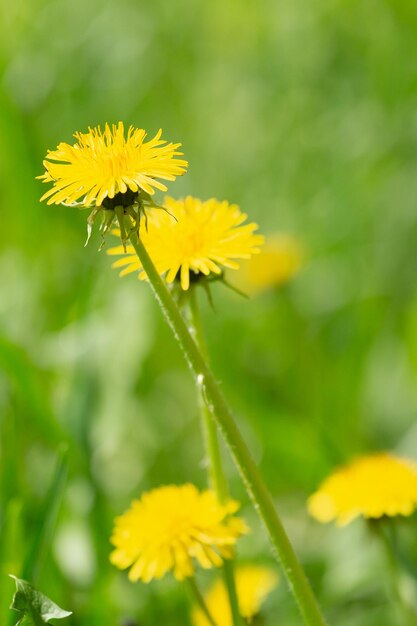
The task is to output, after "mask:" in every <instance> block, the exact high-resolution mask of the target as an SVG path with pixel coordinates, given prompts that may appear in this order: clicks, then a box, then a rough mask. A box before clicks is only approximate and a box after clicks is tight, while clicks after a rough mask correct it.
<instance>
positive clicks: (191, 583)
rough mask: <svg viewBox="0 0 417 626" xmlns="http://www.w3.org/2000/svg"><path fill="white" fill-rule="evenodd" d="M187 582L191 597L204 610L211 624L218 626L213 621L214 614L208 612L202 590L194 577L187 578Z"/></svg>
mask: <svg viewBox="0 0 417 626" xmlns="http://www.w3.org/2000/svg"><path fill="white" fill-rule="evenodd" d="M185 582H186V583H187V586H188V589H189V590H190V594H191V597H192V598H193V600H194V601H195V603H196V604H197V606H198V607H200V609H201V610H202V612H203V613H204V615H205V617H206V618H207V620H208V621H209V622H210V624H211V626H217V624H216V622H215V621H214V619H213V616H212V614H211V613H210V611H209V610H208V607H207V604H206V603H205V602H204V598H203V596H202V593H201V591H200V589H199V588H198V586H197V583H196V581H195V578H194V577H191V578H186V579H185Z"/></svg>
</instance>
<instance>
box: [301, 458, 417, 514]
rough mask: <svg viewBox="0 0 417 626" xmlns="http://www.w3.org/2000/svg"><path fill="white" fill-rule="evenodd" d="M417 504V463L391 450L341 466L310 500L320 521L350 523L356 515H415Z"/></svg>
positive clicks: (309, 504) (310, 509)
mask: <svg viewBox="0 0 417 626" xmlns="http://www.w3.org/2000/svg"><path fill="white" fill-rule="evenodd" d="M416 507H417V463H416V462H414V461H410V460H408V459H403V458H399V457H396V456H393V455H391V454H388V453H379V454H374V455H370V456H364V457H361V458H358V459H356V460H355V461H353V462H352V463H350V464H349V465H346V466H344V467H341V468H339V469H337V470H336V471H335V472H334V473H333V474H331V475H330V476H329V477H328V478H326V480H325V481H324V482H323V483H322V484H321V486H320V487H319V489H318V490H317V491H316V493H314V494H313V495H312V496H311V497H310V498H309V500H308V510H309V512H310V514H311V515H312V516H313V517H314V518H315V519H317V520H318V521H319V522H323V523H326V522H331V521H333V520H336V521H337V523H338V524H339V525H341V526H342V525H345V524H348V523H349V522H350V521H351V520H353V519H354V518H355V517H358V516H363V517H365V518H380V517H383V516H384V515H387V516H390V517H394V516H396V515H411V514H412V513H413V511H414V510H415V509H416Z"/></svg>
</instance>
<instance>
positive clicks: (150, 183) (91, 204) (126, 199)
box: [38, 122, 188, 241]
mask: <svg viewBox="0 0 417 626" xmlns="http://www.w3.org/2000/svg"><path fill="white" fill-rule="evenodd" d="M161 134H162V131H161V130H159V131H158V133H157V134H156V135H155V137H153V138H152V139H150V140H148V141H146V132H145V131H144V130H143V129H142V128H134V127H133V126H130V127H129V129H128V131H127V133H125V129H124V125H123V122H119V123H118V124H117V125H116V124H113V125H112V126H111V127H110V126H109V125H108V124H106V126H105V128H104V131H102V130H101V128H100V126H97V127H95V128H89V129H88V132H87V133H75V135H74V137H75V139H76V140H77V141H76V143H74V144H68V143H60V144H59V145H58V147H57V149H56V150H49V151H48V153H47V155H46V158H45V160H44V162H43V165H44V167H45V173H44V174H42V175H41V176H38V178H39V179H40V180H42V181H43V182H45V183H52V187H51V188H50V189H49V190H48V191H47V192H46V193H45V194H44V195H43V196H42V198H41V200H47V203H48V204H61V203H64V204H70V205H79V206H82V207H86V208H91V209H92V212H91V214H90V216H89V219H88V226H89V228H88V231H89V236H90V233H91V227H92V223H93V222H94V220H95V219H96V217H97V215H98V214H99V213H101V214H102V219H103V224H102V230H103V234H105V233H106V232H107V230H108V229H109V227H110V225H111V223H112V221H113V219H114V217H115V214H114V210H115V209H117V208H118V209H119V210H121V213H119V214H118V215H117V219H118V221H119V225H120V228H121V230H122V234H123V237H122V239H123V241H124V239H125V235H124V223H123V222H124V217H123V215H124V214H125V213H126V214H129V215H130V217H132V218H133V220H134V224H135V225H136V223H137V222H138V219H139V217H140V208H141V207H142V205H143V203H144V202H145V203H146V202H148V201H149V200H150V198H151V196H152V195H153V194H154V193H155V190H156V189H159V190H161V191H166V190H167V187H166V185H165V184H164V183H163V182H161V181H173V180H175V178H176V177H177V176H181V175H182V174H184V173H185V172H186V169H187V166H188V163H187V161H184V160H182V159H180V158H178V157H180V156H182V152H179V151H178V148H179V147H180V145H181V144H179V143H175V144H174V143H167V142H166V141H164V140H163V139H161ZM135 205H136V209H137V210H136V211H134V209H133V208H132V207H134V206H135ZM105 209H107V211H105ZM105 214H106V215H105Z"/></svg>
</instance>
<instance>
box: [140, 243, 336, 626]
mask: <svg viewBox="0 0 417 626" xmlns="http://www.w3.org/2000/svg"><path fill="white" fill-rule="evenodd" d="M130 241H131V243H132V246H133V247H134V249H135V251H136V253H137V255H138V257H139V260H140V262H141V264H142V267H143V269H144V270H145V272H146V274H147V276H148V279H149V282H150V284H151V287H152V290H153V292H154V295H155V297H156V299H157V301H158V304H159V306H160V307H161V310H162V312H163V314H164V316H165V318H166V320H167V322H168V324H169V326H170V327H171V329H172V331H173V333H174V335H175V337H176V339H177V340H178V342H179V344H180V346H181V348H182V350H183V352H184V354H185V357H186V359H187V361H188V363H189V365H190V368H191V369H192V371H193V373H194V376H195V377H196V380H197V384H198V385H199V386H200V388H201V392H202V394H203V396H204V399H205V402H206V404H207V406H208V409H209V411H210V415H211V416H212V418H213V419H214V420H215V421H216V423H217V425H218V427H219V429H220V432H221V433H222V436H223V438H224V440H225V442H226V445H227V446H228V448H229V450H230V452H231V454H232V456H233V459H234V461H235V464H236V466H237V468H238V470H239V472H240V474H241V477H242V480H243V482H244V484H245V487H246V489H247V491H248V493H249V496H250V497H251V499H252V502H253V504H254V507H255V509H256V511H257V512H258V514H259V516H260V518H261V520H262V521H263V523H264V525H265V527H266V529H267V531H268V534H269V537H270V539H271V543H272V546H273V548H274V552H275V555H276V557H277V558H278V560H279V561H280V562H281V564H282V567H283V570H284V574H285V577H286V579H287V581H288V584H289V587H290V589H291V592H292V593H293V595H294V598H295V600H296V601H297V603H298V606H299V609H300V612H301V615H302V617H303V620H304V623H305V624H306V625H308V626H324V625H325V621H324V618H323V617H322V615H321V612H320V608H319V606H318V603H317V600H316V598H315V596H314V594H313V591H312V589H311V587H310V584H309V582H308V580H307V577H306V575H305V573H304V570H303V568H302V566H301V564H300V562H299V560H298V558H297V556H296V554H295V552H294V549H293V547H292V545H291V542H290V540H289V538H288V536H287V534H286V532H285V530H284V527H283V525H282V522H281V520H280V517H279V516H278V513H277V511H276V510H275V506H274V503H273V500H272V497H271V495H270V493H269V491H268V489H267V487H266V486H265V484H264V482H263V480H262V477H261V475H260V472H259V470H258V467H257V466H256V463H255V461H254V460H253V458H252V455H251V453H250V451H249V449H248V447H247V445H246V443H245V441H244V440H243V438H242V435H241V434H240V431H239V429H238V427H237V425H236V422H235V420H234V417H233V415H232V413H231V411H230V409H229V406H228V405H227V403H226V400H225V399H224V397H223V394H222V392H221V391H220V388H219V386H218V384H217V382H216V379H215V378H214V376H213V374H212V372H211V370H210V368H209V367H208V365H207V363H206V360H205V358H204V356H203V355H202V353H201V350H200V349H199V348H198V346H197V344H196V342H195V341H194V339H193V337H192V336H191V334H190V332H189V330H188V328H187V325H186V323H185V321H184V319H183V317H182V315H181V313H180V311H179V309H178V306H177V305H176V304H175V302H174V300H173V298H172V296H171V294H170V293H169V291H168V288H167V286H166V284H165V283H164V281H163V280H162V278H161V277H160V275H159V274H158V272H157V270H156V268H155V266H154V264H153V262H152V260H151V258H150V257H149V254H148V253H147V251H146V249H145V247H144V245H143V243H142V241H141V240H140V239H139V238H138V237H137V235H136V233H134V232H133V233H131V234H130Z"/></svg>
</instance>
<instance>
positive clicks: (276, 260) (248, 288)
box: [234, 234, 303, 294]
mask: <svg viewBox="0 0 417 626" xmlns="http://www.w3.org/2000/svg"><path fill="white" fill-rule="evenodd" d="M302 261H303V251H302V248H301V246H300V244H299V242H298V241H297V240H296V239H295V238H294V237H292V236H290V235H284V234H275V235H272V236H270V237H267V238H266V240H265V244H264V246H263V247H262V250H261V253H260V254H257V255H256V256H254V257H252V258H251V259H250V260H249V261H245V262H244V263H242V265H241V268H240V270H239V272H238V273H237V274H236V277H235V279H234V282H235V283H237V285H238V286H239V288H240V289H242V290H243V291H244V292H245V293H248V294H256V293H259V292H262V291H266V290H268V289H271V288H273V287H280V286H281V285H284V284H285V283H287V282H288V281H289V280H291V278H293V276H295V275H296V274H297V273H298V271H299V270H300V267H301V265H302Z"/></svg>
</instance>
